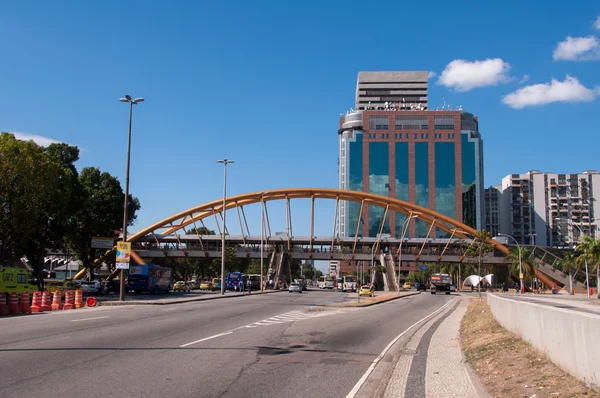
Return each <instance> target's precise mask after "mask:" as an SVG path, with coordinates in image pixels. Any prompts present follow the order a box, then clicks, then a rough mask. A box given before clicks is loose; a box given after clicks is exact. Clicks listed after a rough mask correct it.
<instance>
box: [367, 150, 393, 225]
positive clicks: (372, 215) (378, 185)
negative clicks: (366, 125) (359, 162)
mask: <svg viewBox="0 0 600 398" xmlns="http://www.w3.org/2000/svg"><path fill="white" fill-rule="evenodd" d="M389 189H390V176H389V144H388V143H387V142H369V192H371V193H374V194H377V195H382V196H388V194H389ZM383 213H384V209H383V208H381V207H378V206H369V236H377V234H378V233H379V229H380V228H381V220H382V219H383ZM387 221H389V218H388V219H387V220H386V223H385V226H384V228H383V231H382V232H383V233H389V232H390V231H389V227H388V225H389V223H388V222H387Z"/></svg>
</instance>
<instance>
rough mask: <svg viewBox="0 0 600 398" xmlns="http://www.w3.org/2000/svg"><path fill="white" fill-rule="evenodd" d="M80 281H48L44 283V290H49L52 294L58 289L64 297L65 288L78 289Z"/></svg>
mask: <svg viewBox="0 0 600 398" xmlns="http://www.w3.org/2000/svg"><path fill="white" fill-rule="evenodd" d="M80 289H81V282H80V281H64V282H50V283H48V284H46V290H48V291H49V292H50V294H54V292H55V291H57V290H58V291H60V295H61V296H62V297H65V291H67V290H80Z"/></svg>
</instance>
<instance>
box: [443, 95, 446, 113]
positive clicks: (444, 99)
mask: <svg viewBox="0 0 600 398" xmlns="http://www.w3.org/2000/svg"><path fill="white" fill-rule="evenodd" d="M442 100H443V101H444V106H442V110H444V109H446V98H444V97H442Z"/></svg>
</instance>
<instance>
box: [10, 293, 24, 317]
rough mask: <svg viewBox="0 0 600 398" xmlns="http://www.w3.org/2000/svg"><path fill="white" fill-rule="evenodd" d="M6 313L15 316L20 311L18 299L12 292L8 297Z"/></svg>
mask: <svg viewBox="0 0 600 398" xmlns="http://www.w3.org/2000/svg"><path fill="white" fill-rule="evenodd" d="M8 312H9V313H10V315H17V314H20V313H21V309H20V308H19V297H18V296H17V293H15V292H12V293H11V294H9V295H8Z"/></svg>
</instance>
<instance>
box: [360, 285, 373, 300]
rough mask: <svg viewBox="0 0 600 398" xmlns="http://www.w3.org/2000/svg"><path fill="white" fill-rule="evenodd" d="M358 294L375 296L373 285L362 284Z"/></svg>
mask: <svg viewBox="0 0 600 398" xmlns="http://www.w3.org/2000/svg"><path fill="white" fill-rule="evenodd" d="M358 295H359V296H367V297H373V286H371V285H363V286H361V287H360V290H359V291H358Z"/></svg>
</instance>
